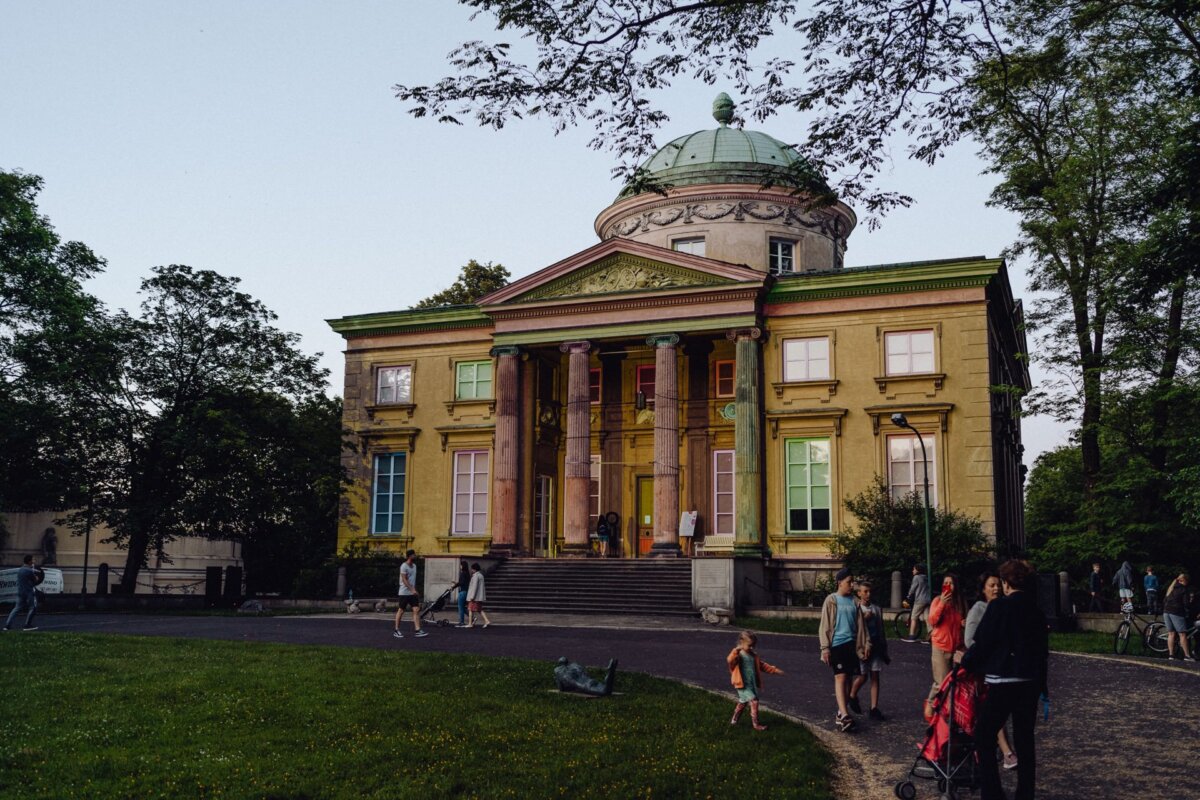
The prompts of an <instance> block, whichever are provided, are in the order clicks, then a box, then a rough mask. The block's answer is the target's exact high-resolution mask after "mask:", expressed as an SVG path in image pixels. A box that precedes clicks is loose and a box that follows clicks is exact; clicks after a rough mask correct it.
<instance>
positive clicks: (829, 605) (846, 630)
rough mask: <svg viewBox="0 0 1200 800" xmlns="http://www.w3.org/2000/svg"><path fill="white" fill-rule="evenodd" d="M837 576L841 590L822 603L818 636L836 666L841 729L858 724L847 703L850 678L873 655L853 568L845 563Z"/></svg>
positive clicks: (826, 659) (828, 659)
mask: <svg viewBox="0 0 1200 800" xmlns="http://www.w3.org/2000/svg"><path fill="white" fill-rule="evenodd" d="M834 580H836V581H837V591H836V592H834V593H833V594H831V595H829V596H828V597H826V598H825V602H824V603H823V604H822V605H821V628H820V631H819V632H818V634H817V638H818V640H819V641H820V643H821V660H822V661H824V662H825V663H826V664H828V665H829V667H830V669H832V670H833V693H834V696H835V697H836V698H837V705H838V710H837V715H836V716H835V717H834V718H833V722H834V725H836V726H837V728H838V730H840V731H848V730H850V729H851V728H853V727H854V717H852V716H850V710H849V708H848V707H847V701H848V698H849V694H850V691H849V689H850V682H851V681H852V680H853V679H854V678H855V676H857V675H858V674H859V672H860V671H861V662H862V661H865V660H866V659H867V658H869V657H870V655H871V644H870V641H869V640H868V638H867V625H866V621H865V620H864V619H863V612H862V608H861V607H860V606H859V605H858V603H857V602H855V599H854V593H853V587H854V578H853V576H852V575H851V574H850V570H849V569H847V568H845V567H843V568H842V569H840V570H838V572H837V575H835V576H834Z"/></svg>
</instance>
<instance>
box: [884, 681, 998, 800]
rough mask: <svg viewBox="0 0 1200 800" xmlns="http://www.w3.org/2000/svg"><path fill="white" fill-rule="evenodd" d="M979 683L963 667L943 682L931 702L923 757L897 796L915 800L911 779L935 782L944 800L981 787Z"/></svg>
mask: <svg viewBox="0 0 1200 800" xmlns="http://www.w3.org/2000/svg"><path fill="white" fill-rule="evenodd" d="M978 700H979V683H978V682H977V681H976V680H975V679H974V678H973V677H972V676H971V675H970V674H969V673H968V672H967V671H966V670H964V669H963V668H962V667H955V668H954V669H952V670H950V674H949V675H947V676H946V678H945V680H943V681H942V685H941V687H939V689H938V692H937V694H936V695H934V698H933V700H932V701H931V703H930V709H931V711H932V714H933V716H932V717H931V718H930V720H929V727H928V728H927V729H926V731H925V742H924V744H922V745H921V754H920V755H919V756H917V758H916V760H915V761H914V762H913V766H912V769H910V770H909V772H908V775H907V776H906V777H905V779H904V780H902V781H900V782H899V783H897V784H896V787H895V792H896V797H899V798H900V799H901V800H913V798H915V797H916V796H917V787H916V786H914V785H913V782H912V780H911V779H912V778H922V779H924V780H936V781H937V788H938V792H940V793H941V797H942V799H943V800H954V797H955V789H956V788H957V789H966V790H968V791H972V792H973V791H975V790H976V789H978V788H979V783H978V774H977V770H976V768H975V767H976V761H975V739H974V735H975V706H976V704H977V702H978Z"/></svg>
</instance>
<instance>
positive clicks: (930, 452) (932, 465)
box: [883, 430, 938, 508]
mask: <svg viewBox="0 0 1200 800" xmlns="http://www.w3.org/2000/svg"><path fill="white" fill-rule="evenodd" d="M921 438H922V439H923V440H924V441H925V453H926V455H927V457H928V458H927V460H926V461H925V462H924V465H925V470H926V472H927V474H928V475H929V507H930V508H937V507H938V466H937V465H938V462H937V454H938V447H937V434H935V433H934V432H933V431H924V430H923V431H921ZM885 439H886V441H885V442H884V445H883V446H884V452H883V458H884V464H885V465H886V467H887V487H888V495H889V496H890V497H891V498H892V499H893V500H899V499H901V498H902V497H905V496H907V495H909V494H912V493H914V492H915V493H916V495H917V497H919V498H921V500H922V502H924V499H925V484H924V481H917V472H916V469H915V465H916V464H918V463H920V462H918V461H917V453H919V452H921V444H920V442H918V441H917V437H916V435H915V434H913V433H889V434H887V436H886V437H885ZM904 439H907V440H909V441H910V442H911V443H912V444H911V445H910V447H909V453H910V456H909V459H908V462H907V464H908V468H909V482H908V484H907V485H908V486H909V487H910V488H909V489H908V491H906V492H904V493H903V494H901V495H899V496H897V494H896V481H895V475H894V471H893V464H894V463H904V462H893V460H892V442H897V441H900V440H904Z"/></svg>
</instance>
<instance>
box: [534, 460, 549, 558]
mask: <svg viewBox="0 0 1200 800" xmlns="http://www.w3.org/2000/svg"><path fill="white" fill-rule="evenodd" d="M553 525H554V479H553V478H551V477H550V476H549V475H538V476H537V481H536V483H535V484H534V489H533V549H534V550H536V551H538V552H539V553H546V552H547V551H549V549H550V535H551V533H553V530H554V528H553Z"/></svg>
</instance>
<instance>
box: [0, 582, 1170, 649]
mask: <svg viewBox="0 0 1200 800" xmlns="http://www.w3.org/2000/svg"><path fill="white" fill-rule="evenodd" d="M1187 588H1188V575H1187V573H1186V572H1181V573H1179V577H1177V578H1175V580H1173V581H1171V585H1170V586H1168V587H1167V593H1166V594H1165V595H1163V625H1164V626H1165V627H1166V629H1167V658H1174V657H1175V641H1176V640H1177V639H1178V640H1179V646H1180V647H1181V648H1183V657H1184V658H1192V657H1193V655H1192V653H1190V652H1188V638H1187V635H1188V630H1189V626H1188V617H1187ZM14 613H15V609H14ZM11 619H12V617H11V616H10V617H9V620H11Z"/></svg>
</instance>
